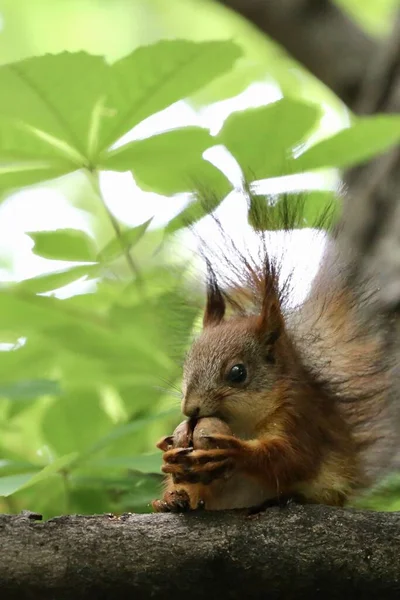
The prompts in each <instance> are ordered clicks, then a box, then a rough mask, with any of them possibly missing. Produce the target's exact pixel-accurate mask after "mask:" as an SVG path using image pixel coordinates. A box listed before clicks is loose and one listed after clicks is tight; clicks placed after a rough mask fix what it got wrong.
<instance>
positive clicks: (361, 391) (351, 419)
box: [153, 203, 397, 512]
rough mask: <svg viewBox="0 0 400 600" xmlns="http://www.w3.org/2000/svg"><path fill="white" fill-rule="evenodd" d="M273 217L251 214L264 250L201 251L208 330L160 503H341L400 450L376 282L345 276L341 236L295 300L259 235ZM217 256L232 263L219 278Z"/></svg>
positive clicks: (187, 375)
mask: <svg viewBox="0 0 400 600" xmlns="http://www.w3.org/2000/svg"><path fill="white" fill-rule="evenodd" d="M287 206H288V205H287V204H286V205H285V203H283V204H282V210H281V211H280V213H279V217H278V218H279V219H280V220H281V221H282V220H283V221H284V223H283V226H284V228H285V229H286V230H290V229H292V228H293V226H294V225H295V224H296V223H295V222H297V220H298V219H299V218H301V212H302V209H301V207H300V208H298V209H296V210H295V211H293V210H292V211H289V210H288V209H287ZM296 211H297V212H296ZM276 216H277V215H276V214H275V215H274V219H276ZM271 218H272V217H269V216H268V211H266V212H265V213H263V214H262V215H261V216H260V215H259V221H258V222H257V219H256V222H255V221H254V215H253V223H252V224H253V227H254V230H255V231H257V233H258V235H259V238H260V242H261V243H260V247H261V252H260V255H259V257H258V258H257V259H253V258H251V257H250V256H247V255H245V254H244V253H243V251H242V252H240V251H239V250H238V249H237V247H236V246H235V244H234V243H233V242H232V241H231V240H227V239H226V236H225V237H224V241H225V243H227V245H228V246H229V249H230V250H229V256H228V253H227V252H223V253H214V255H213V256H212V257H211V258H210V256H205V259H206V262H207V273H208V276H207V300H206V306H205V310H204V317H203V329H202V332H201V334H200V335H199V337H198V338H197V339H196V340H195V341H194V342H193V344H192V346H191V348H190V350H189V352H188V354H187V357H186V360H185V364H184V369H183V384H182V397H183V399H182V412H183V413H184V415H185V416H186V417H187V418H188V420H187V421H185V422H184V423H182V424H181V425H180V426H179V428H177V430H176V432H175V434H174V435H173V436H168V437H166V438H163V439H162V440H161V441H160V442H159V443H158V448H160V449H161V450H163V451H164V454H163V467H162V470H163V472H164V473H165V474H166V476H167V477H166V484H165V490H164V494H163V497H162V498H161V499H160V500H155V501H154V502H153V509H154V510H155V511H158V512H168V511H171V512H174V511H185V510H195V509H198V508H205V509H206V510H220V509H234V508H247V507H249V508H250V507H253V506H259V505H262V504H263V503H265V502H268V501H269V500H271V499H274V498H276V499H279V498H282V497H292V498H295V499H296V500H297V501H301V502H305V503H322V504H328V505H333V506H343V505H344V504H345V503H346V502H347V501H349V500H351V499H352V498H354V496H355V495H356V494H359V493H360V492H362V491H363V490H365V489H366V488H368V487H369V486H370V485H371V484H372V483H373V482H375V481H376V479H377V477H378V476H380V475H381V474H382V472H383V470H382V469H383V467H387V466H389V465H390V461H391V459H392V458H393V456H394V454H395V451H396V449H397V444H396V436H395V434H396V432H395V429H396V428H395V427H394V418H395V417H394V415H392V411H393V410H394V408H393V402H392V401H391V386H390V379H391V369H392V366H391V365H390V364H389V361H388V359H387V357H386V356H385V352H384V337H385V335H384V324H383V321H382V322H380V318H379V315H378V316H375V317H374V318H373V319H368V318H367V317H366V316H365V314H366V313H365V311H363V310H362V308H363V305H364V304H365V303H366V302H369V303H373V295H374V292H373V283H372V280H371V281H369V282H367V283H365V284H363V283H359V284H358V285H357V286H356V287H355V289H354V288H353V286H351V285H350V284H349V280H348V278H346V273H347V271H348V269H349V265H347V264H346V261H345V260H343V259H341V257H340V256H339V254H338V250H337V248H338V246H337V243H336V239H337V234H333V235H332V236H331V237H330V238H329V242H328V244H327V248H326V251H325V254H324V257H323V259H322V262H321V265H320V268H319V272H318V274H317V276H316V277H315V279H314V282H313V285H312V286H311V291H310V292H309V294H308V296H307V298H306V299H305V301H304V302H303V303H302V304H301V305H300V306H298V307H296V308H288V307H287V295H288V294H289V293H290V289H289V286H288V284H287V282H282V281H281V278H280V276H279V273H280V264H279V261H277V260H275V259H273V258H272V257H271V253H270V252H269V250H268V244H267V241H266V236H265V234H264V233H263V230H264V229H270V228H271V227H269V225H271V223H269V222H268V219H270V220H271ZM272 226H273V228H276V226H275V224H272ZM221 231H222V228H221ZM203 254H205V255H206V253H203ZM218 261H220V262H223V263H224V267H225V269H226V268H227V267H228V271H229V275H228V276H226V277H225V281H224V277H219V276H217V271H218Z"/></svg>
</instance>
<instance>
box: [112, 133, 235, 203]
mask: <svg viewBox="0 0 400 600" xmlns="http://www.w3.org/2000/svg"><path fill="white" fill-rule="evenodd" d="M213 145H215V138H214V137H212V136H211V135H210V133H209V132H208V130H206V129H202V128H201V127H183V128H181V129H174V130H172V131H167V132H166V133H160V134H159V135H153V136H152V137H149V138H146V139H143V140H138V141H134V142H131V143H129V144H126V145H125V146H122V147H121V148H118V149H117V150H114V151H112V152H110V153H109V154H108V155H105V156H104V160H103V165H102V166H103V168H105V169H112V170H115V171H128V170H130V171H132V173H133V176H134V177H135V180H136V181H137V182H138V184H139V185H140V186H141V187H142V188H143V189H149V190H151V191H152V192H158V193H159V194H164V195H170V194H175V193H178V192H184V191H187V190H193V189H195V188H196V187H197V186H198V185H199V183H201V184H202V185H204V186H209V187H210V188H211V189H213V190H216V191H217V192H219V193H221V194H222V193H224V194H227V193H228V191H229V189H230V187H231V186H230V184H229V182H228V180H227V179H226V178H225V176H224V175H223V174H222V173H221V172H220V171H219V170H218V169H217V168H216V167H214V166H213V165H212V164H211V163H209V162H208V161H206V160H204V159H203V158H202V154H203V152H204V151H205V150H207V149H208V148H210V147H211V146H213ZM216 188H217V189H216Z"/></svg>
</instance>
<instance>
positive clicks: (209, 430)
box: [193, 417, 232, 450]
mask: <svg viewBox="0 0 400 600" xmlns="http://www.w3.org/2000/svg"><path fill="white" fill-rule="evenodd" d="M217 433H219V434H221V435H232V432H231V430H230V428H229V426H228V425H227V424H226V423H225V421H222V420H221V419H217V418H216V417H204V418H203V419H199V420H198V421H197V423H196V426H195V428H194V432H193V446H194V448H197V449H201V450H209V449H210V448H211V444H210V442H209V441H208V440H205V439H202V437H201V436H203V435H214V434H217Z"/></svg>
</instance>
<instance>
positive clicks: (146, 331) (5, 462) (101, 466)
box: [0, 0, 400, 517]
mask: <svg viewBox="0 0 400 600" xmlns="http://www.w3.org/2000/svg"><path fill="white" fill-rule="evenodd" d="M343 2H344V0H343ZM382 4H383V3H382ZM386 4H387V5H388V4H389V3H388V2H387V3H386ZM353 5H354V10H356V9H357V10H358V11H361V8H360V7H361V3H356V2H355V0H354V1H353ZM364 5H365V11H371V13H372V12H373V13H374V14H376V13H377V11H378V9H377V4H376V3H364V4H363V6H364ZM385 6H386V5H385ZM0 13H1V17H2V21H1V23H2V30H1V32H0V48H1V51H2V54H1V56H2V66H0V85H1V89H2V94H1V97H0V161H1V166H0V189H1V192H2V193H1V196H0V200H1V201H2V202H3V204H2V206H0V213H2V214H3V215H4V214H5V213H4V212H3V211H5V210H6V209H7V207H8V206H10V204H9V202H10V201H14V205H15V206H16V207H17V208H16V210H15V211H14V214H15V219H16V220H17V221H19V220H22V219H23V217H24V215H23V212H22V211H21V210H20V209H18V206H19V205H18V195H16V192H19V191H21V190H22V189H23V190H24V193H31V196H30V197H31V202H32V203H35V202H38V198H39V197H40V194H44V192H45V191H48V192H49V191H58V192H59V193H61V194H62V195H63V197H64V198H66V200H67V202H68V204H69V207H70V210H71V211H75V213H76V214H77V212H79V214H80V215H81V217H82V218H84V222H85V224H86V225H85V226H84V225H82V227H81V228H79V227H71V226H69V225H68V226H67V225H65V226H60V225H57V226H54V227H53V226H49V225H48V224H47V225H46V224H45V226H43V227H37V226H36V227H32V226H29V225H28V226H26V227H25V226H24V231H25V232H26V233H27V234H28V236H29V238H28V240H29V242H30V243H31V244H32V247H31V248H30V250H29V257H30V259H29V260H32V257H36V258H38V257H40V258H41V259H42V262H41V263H40V264H41V265H42V269H41V271H40V272H39V273H36V274H35V275H32V274H29V269H28V268H27V269H26V273H25V274H24V275H23V276H20V277H17V276H16V275H15V261H16V256H14V255H13V253H15V252H16V249H15V248H10V249H8V248H6V249H5V250H4V256H2V257H1V259H0V266H1V268H2V270H3V276H2V284H1V287H0V343H1V346H0V510H1V511H19V510H21V509H22V508H29V509H31V510H34V511H37V512H41V513H43V514H44V516H45V517H48V516H51V515H55V514H60V513H63V512H79V513H92V512H110V511H113V512H123V511H128V510H130V511H138V512H140V511H147V510H149V506H148V505H149V502H150V500H151V499H152V498H154V497H157V496H158V494H159V490H160V482H161V476H160V463H161V457H160V453H159V452H155V448H154V443H155V441H156V440H157V438H158V437H160V436H161V435H165V434H167V433H170V432H171V430H172V429H173V427H174V426H175V425H176V424H177V422H178V420H179V399H177V398H175V391H176V392H177V395H178V396H179V385H180V373H181V369H180V363H181V361H182V358H183V355H184V352H185V349H186V348H187V345H188V344H189V343H190V338H191V335H192V331H193V327H194V324H195V322H196V319H197V317H198V316H199V310H200V307H201V296H199V293H198V289H197V287H196V286H188V285H187V279H186V272H187V263H188V257H187V256H186V255H185V253H184V252H180V253H178V254H179V256H176V254H175V253H174V251H173V248H174V243H175V242H174V239H175V238H173V237H172V236H171V234H172V233H175V232H177V231H178V230H180V229H182V228H183V227H185V226H186V225H188V224H189V223H190V222H195V221H197V220H198V219H200V218H201V217H202V215H203V214H204V204H203V203H202V202H200V201H197V200H194V199H193V198H194V196H193V193H194V192H196V190H197V189H198V188H199V187H201V188H202V189H203V190H211V191H212V193H211V195H210V197H211V199H210V201H209V203H208V209H209V210H211V209H214V208H216V207H218V206H219V204H220V203H221V202H222V200H223V199H224V198H225V197H226V196H227V195H228V194H229V192H230V191H231V190H232V189H233V183H232V182H231V181H230V179H229V178H228V177H227V176H226V174H225V172H222V171H221V170H220V169H219V168H217V166H215V165H214V164H212V163H211V162H210V161H209V160H206V159H205V158H204V153H205V151H207V150H209V149H210V148H214V147H216V146H217V147H218V146H219V147H220V146H223V147H224V148H225V149H226V150H227V151H229V153H230V154H231V157H232V158H233V159H234V160H236V161H237V163H238V164H240V167H241V169H242V176H243V177H245V178H246V180H247V181H248V182H250V184H252V183H254V182H256V181H260V180H268V179H269V178H273V177H277V176H281V175H285V174H295V173H302V172H304V171H305V170H307V171H313V170H319V169H321V168H330V169H335V168H339V167H340V168H341V167H345V166H349V165H353V164H357V163H359V162H361V161H363V160H366V159H367V158H369V157H370V156H373V155H374V154H376V153H378V152H381V151H383V150H385V149H387V148H389V147H390V146H392V145H394V144H396V143H398V142H399V140H400V118H399V117H397V116H390V117H387V116H385V117H379V116H378V117H370V118H368V119H351V122H350V126H349V127H348V128H346V129H344V130H343V131H341V132H339V133H337V130H338V128H340V127H344V126H346V125H348V124H349V123H348V121H349V117H348V115H347V113H346V111H345V110H344V108H343V107H342V106H341V105H340V103H339V102H338V100H337V99H335V98H334V97H333V96H332V94H330V93H329V92H328V91H327V90H326V89H325V88H324V87H323V86H322V85H321V84H320V83H319V82H316V81H315V80H314V79H313V78H312V77H311V76H310V75H308V74H307V73H305V72H303V71H301V69H300V68H299V67H298V66H295V65H294V64H293V63H292V61H291V60H290V59H289V58H288V57H287V56H285V55H284V54H283V53H282V51H281V50H279V49H278V48H276V46H275V45H274V44H273V43H272V42H270V41H269V40H267V39H265V38H264V37H262V36H261V35H260V34H259V33H257V32H256V31H255V30H254V29H253V28H251V27H250V26H249V25H248V24H246V23H244V22H243V21H242V20H241V19H239V18H238V17H237V16H236V15H233V14H232V13H231V12H229V11H226V10H224V9H223V8H222V7H221V6H219V5H216V4H214V3H211V2H206V1H205V0H190V1H189V0H185V1H184V2H183V0H173V1H172V0H171V1H170V2H168V3H166V2H160V0H135V1H133V0H129V1H128V0H113V2H112V3H110V2H107V1H106V0H102V1H97V2H95V1H94V0H79V1H78V0H73V1H71V0H68V1H67V0H37V1H36V2H35V3H28V2H18V3H15V2H11V0H8V1H3V2H2V3H0ZM194 14H195V15H196V18H193V15H194ZM380 14H384V12H382V13H380ZM385 14H386V13H385ZM366 20H368V19H367V17H366ZM189 31H190V34H189ZM22 33H23V35H22ZM162 38H164V39H162ZM168 38H169V39H168ZM179 38H180V39H179ZM184 38H185V39H184ZM232 38H234V39H235V41H234V42H233V41H231V39H232ZM47 52H51V53H52V54H46V53H47ZM255 82H262V83H264V84H268V85H269V86H272V87H273V88H274V89H275V90H279V95H281V96H283V97H281V99H278V100H276V101H274V102H270V103H269V104H266V103H264V104H263V105H262V106H257V107H254V106H253V107H248V108H247V109H246V110H236V111H233V112H232V111H231V114H230V115H229V116H228V118H227V119H226V120H225V121H224V123H223V125H222V127H221V128H220V129H219V131H218V132H216V133H214V134H211V133H210V130H209V129H208V128H207V127H204V126H199V125H193V124H192V125H187V126H175V127H174V128H172V129H171V128H170V129H169V130H167V131H158V132H156V133H154V134H151V133H150V134H146V135H137V136H136V137H135V138H134V139H132V137H130V138H129V140H128V139H127V137H126V136H127V134H129V133H130V132H131V131H132V129H133V130H134V129H135V127H137V126H140V125H141V124H142V123H143V122H146V120H147V119H148V118H149V117H152V116H153V115H155V114H157V113H160V111H163V110H164V109H167V108H168V107H170V106H171V105H174V103H176V102H179V101H181V100H185V101H186V103H187V104H188V105H189V106H191V107H194V109H195V110H198V111H201V110H202V109H203V108H205V107H207V106H209V105H210V104H213V103H218V102H220V101H221V100H224V99H227V98H231V97H233V96H235V95H237V94H240V93H241V92H242V91H244V90H245V89H246V88H247V87H248V86H249V85H250V84H253V83H255ZM327 114H331V116H332V115H335V119H336V121H335V119H333V120H334V121H335V124H334V125H333V126H332V124H331V122H329V123H327V120H326V115H327ZM331 121H332V119H331ZM321 140H322V141H321ZM110 172H113V173H118V172H120V173H129V174H130V175H131V176H132V178H133V180H134V181H135V184H136V186H137V189H138V190H145V191H146V192H148V193H150V194H153V195H154V194H155V193H157V194H161V195H163V196H164V200H163V201H164V202H165V203H166V204H167V203H173V202H174V201H175V200H176V198H179V194H182V193H184V194H186V197H187V199H191V200H192V201H191V202H189V204H187V205H184V206H183V209H182V208H181V209H180V210H178V211H177V214H176V215H175V216H174V217H173V218H169V219H168V222H167V223H166V225H165V227H163V228H161V227H154V226H153V224H152V222H151V220H150V219H149V220H147V219H146V220H145V219H143V220H142V221H140V219H138V214H141V213H140V209H141V208H142V207H141V205H140V204H139V203H140V202H145V199H146V195H145V194H143V193H142V194H141V195H140V197H139V199H137V198H136V197H135V196H133V197H132V198H130V202H131V213H132V215H133V218H132V221H133V222H134V223H135V224H132V223H131V224H128V223H127V222H125V221H124V219H122V218H119V217H118V216H117V211H116V210H114V209H113V208H112V207H110V203H109V201H108V199H107V198H106V197H105V194H104V192H103V188H102V185H101V176H102V174H104V173H110ZM151 197H152V198H153V196H151ZM147 198H150V196H148V197H147ZM257 198H258V200H259V199H260V197H259V196H257ZM277 199H278V200H279V198H277ZM330 200H332V193H331V192H329V191H326V190H324V189H321V190H317V191H315V190H314V191H313V192H310V193H309V194H308V196H306V213H305V214H306V215H307V219H306V221H305V222H304V223H303V224H302V225H303V226H307V227H309V226H312V224H313V221H314V219H315V216H316V215H317V214H318V213H319V212H320V209H321V207H323V206H324V205H325V204H326V203H327V202H329V201H330ZM264 201H265V197H264ZM250 208H251V207H250ZM55 212H57V206H52V204H51V203H50V202H49V203H48V204H47V205H46V214H45V213H43V214H42V217H41V218H42V220H43V222H45V221H46V219H48V218H49V216H50V215H52V214H53V213H55ZM47 213H49V214H47ZM75 213H74V214H75ZM155 216H157V215H155ZM35 222H36V223H37V222H38V220H37V219H36V221H35ZM82 222H83V221H82ZM46 223H47V221H46ZM181 250H182V248H181ZM55 261H57V262H55ZM68 286H72V288H71V287H68ZM66 290H70V291H69V292H66ZM395 489H396V490H397V488H395ZM396 493H397V492H396ZM397 497H399V496H397ZM369 502H372V503H373V500H371V501H369ZM384 502H385V501H384V500H382V496H379V498H378V501H376V502H375V504H373V506H374V507H377V506H383V505H384ZM390 502H392V501H390ZM390 506H392V504H390ZM393 506H397V505H396V504H395V503H394V504H393Z"/></svg>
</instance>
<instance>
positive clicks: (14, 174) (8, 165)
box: [0, 132, 76, 190]
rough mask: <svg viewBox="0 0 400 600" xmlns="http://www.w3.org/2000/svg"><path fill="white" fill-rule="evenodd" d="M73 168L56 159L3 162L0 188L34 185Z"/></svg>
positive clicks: (0, 172)
mask: <svg viewBox="0 0 400 600" xmlns="http://www.w3.org/2000/svg"><path fill="white" fill-rule="evenodd" d="M0 136H1V132H0ZM0 140H1V138H0ZM0 144H1V141H0ZM0 160H1V155H0ZM75 168H76V167H75V165H73V164H72V163H71V162H68V161H61V160H57V159H54V160H50V159H49V160H39V159H37V160H35V159H31V160H24V161H23V160H20V161H14V162H7V161H4V162H3V163H2V164H1V166H0V187H1V189H2V190H6V189H10V188H21V187H24V186H28V185H33V184H34V183H39V182H41V181H46V180H48V179H55V178H56V177H60V176H61V175H65V174H66V173H70V172H71V171H74V170H75Z"/></svg>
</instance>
